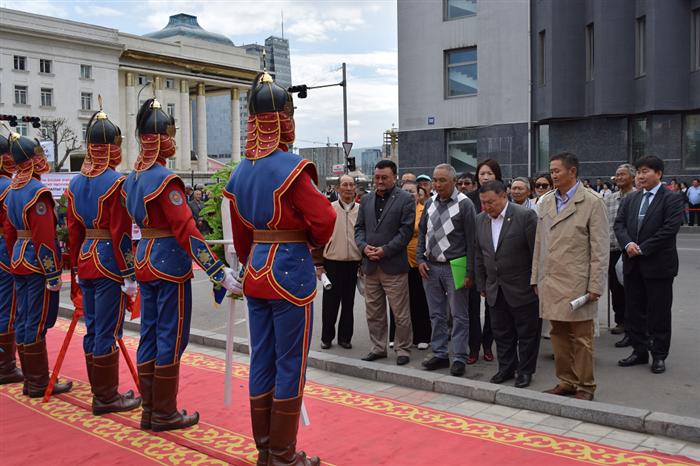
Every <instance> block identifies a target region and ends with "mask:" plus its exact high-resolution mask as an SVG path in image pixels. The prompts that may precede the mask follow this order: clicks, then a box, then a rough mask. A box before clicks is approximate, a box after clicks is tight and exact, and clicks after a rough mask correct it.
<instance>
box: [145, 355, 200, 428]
mask: <svg viewBox="0 0 700 466" xmlns="http://www.w3.org/2000/svg"><path fill="white" fill-rule="evenodd" d="M179 378H180V363H179V362H176V363H174V364H170V365H167V366H155V375H154V377H153V412H152V413H151V428H152V429H153V431H154V432H162V431H164V430H175V429H185V428H187V427H190V426H193V425H195V424H197V423H198V422H199V413H198V412H196V411H195V413H194V414H190V415H188V414H187V411H185V410H184V409H183V410H182V411H178V410H177V389H178V381H179Z"/></svg>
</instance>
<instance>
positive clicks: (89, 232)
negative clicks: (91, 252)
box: [85, 228, 112, 239]
mask: <svg viewBox="0 0 700 466" xmlns="http://www.w3.org/2000/svg"><path fill="white" fill-rule="evenodd" d="M85 239H112V235H111V233H110V232H109V230H96V229H91V228H87V229H85Z"/></svg>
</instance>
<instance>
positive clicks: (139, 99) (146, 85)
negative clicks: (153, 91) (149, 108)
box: [136, 81, 151, 109]
mask: <svg viewBox="0 0 700 466" xmlns="http://www.w3.org/2000/svg"><path fill="white" fill-rule="evenodd" d="M150 85H151V81H146V84H144V85H143V86H141V89H139V93H138V94H136V108H138V109H140V108H141V92H143V90H144V89H146V88H147V87H148V86H150Z"/></svg>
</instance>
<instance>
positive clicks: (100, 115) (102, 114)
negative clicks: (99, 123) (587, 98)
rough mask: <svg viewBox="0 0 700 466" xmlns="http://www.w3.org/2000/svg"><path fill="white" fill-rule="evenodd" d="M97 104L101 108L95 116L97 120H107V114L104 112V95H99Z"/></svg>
mask: <svg viewBox="0 0 700 466" xmlns="http://www.w3.org/2000/svg"><path fill="white" fill-rule="evenodd" d="M97 103H98V105H99V106H100V111H99V112H97V115H95V120H106V119H107V114H106V113H105V112H103V111H102V94H97Z"/></svg>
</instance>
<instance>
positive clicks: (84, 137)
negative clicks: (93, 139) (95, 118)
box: [80, 123, 88, 141]
mask: <svg viewBox="0 0 700 466" xmlns="http://www.w3.org/2000/svg"><path fill="white" fill-rule="evenodd" d="M87 129H88V125H87V123H83V126H82V127H81V133H80V134H81V137H82V139H81V141H86V140H87Z"/></svg>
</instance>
